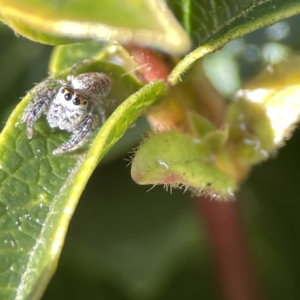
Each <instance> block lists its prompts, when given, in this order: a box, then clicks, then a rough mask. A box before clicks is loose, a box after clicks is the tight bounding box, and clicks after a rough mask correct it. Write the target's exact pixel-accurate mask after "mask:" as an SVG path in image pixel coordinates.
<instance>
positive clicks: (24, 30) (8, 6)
mask: <svg viewBox="0 0 300 300" xmlns="http://www.w3.org/2000/svg"><path fill="white" fill-rule="evenodd" d="M0 18H1V19H2V20H3V21H4V22H5V23H6V24H8V25H9V26H10V27H11V28H13V29H14V30H15V31H16V32H17V33H18V34H20V35H23V36H26V37H27V38H29V39H32V40H34V41H38V42H42V43H46V44H54V45H57V44H62V43H70V42H76V41H79V40H88V39H96V40H104V41H108V40H117V41H119V42H122V43H136V44H139V45H146V46H151V47H157V48H159V49H162V50H164V51H168V52H170V53H174V54H183V53H185V52H186V51H188V50H189V48H190V41H189V38H188V36H187V35H186V33H185V32H184V31H183V29H182V28H181V26H180V25H179V24H178V22H177V21H176V19H175V18H174V16H173V14H172V13H171V12H170V11H169V10H168V8H167V6H166V5H165V3H164V1H160V0H134V1H132V0H125V1H118V0H112V1H103V0H102V1H95V0H86V1H81V0H75V1H74V0H73V1H59V2H55V1H51V0H47V1H40V0H28V1H18V0H1V1H0Z"/></svg>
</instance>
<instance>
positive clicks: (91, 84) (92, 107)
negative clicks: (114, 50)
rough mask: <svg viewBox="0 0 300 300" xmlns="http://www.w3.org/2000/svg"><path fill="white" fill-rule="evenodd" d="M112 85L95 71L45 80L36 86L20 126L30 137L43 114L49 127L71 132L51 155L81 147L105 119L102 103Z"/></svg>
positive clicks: (105, 76)
mask: <svg viewBox="0 0 300 300" xmlns="http://www.w3.org/2000/svg"><path fill="white" fill-rule="evenodd" d="M111 85H112V82H111V79H110V77H108V76H107V75H106V74H103V73H96V72H91V73H82V74H79V75H77V76H73V75H70V76H68V78H67V81H63V80H60V79H53V78H51V79H46V80H45V81H44V82H42V83H41V84H40V85H38V86H37V92H36V93H35V95H34V97H33V98H32V99H31V101H30V102H29V104H28V106H27V107H26V109H25V111H24V113H23V115H22V118H21V123H26V125H27V137H28V138H29V139H31V138H32V135H33V126H34V124H35V122H36V121H37V120H38V119H39V118H40V117H41V115H42V114H45V115H46V116H47V122H48V123H49V125H50V127H52V128H54V127H59V128H60V129H62V130H67V131H69V132H72V136H71V137H70V139H69V140H68V141H67V142H65V143H64V144H62V145H61V146H60V147H59V148H57V149H55V150H54V151H53V154H62V153H65V152H71V151H73V150H76V149H77V148H79V147H81V146H82V145H83V144H84V143H85V142H86V141H87V139H88V138H89V136H90V135H91V133H92V132H93V131H94V130H95V128H96V127H97V125H98V124H99V123H100V122H101V123H103V122H104V121H105V119H106V117H105V112H104V110H103V101H104V100H105V98H106V96H107V94H108V93H109V91H110V89H111ZM53 86H54V87H53Z"/></svg>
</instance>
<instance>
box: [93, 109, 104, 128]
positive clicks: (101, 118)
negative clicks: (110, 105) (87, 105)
mask: <svg viewBox="0 0 300 300" xmlns="http://www.w3.org/2000/svg"><path fill="white" fill-rule="evenodd" d="M94 109H95V110H96V111H97V114H98V115H99V116H100V120H101V124H103V123H104V122H105V121H106V114H105V110H104V108H103V106H102V105H95V106H94Z"/></svg>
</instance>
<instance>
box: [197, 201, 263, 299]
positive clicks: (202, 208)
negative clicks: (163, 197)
mask: <svg viewBox="0 0 300 300" xmlns="http://www.w3.org/2000/svg"><path fill="white" fill-rule="evenodd" d="M195 202H196V203H195V204H196V210H197V212H198V214H199V215H200V216H201V218H202V219H203V220H204V224H205V226H206V232H207V235H208V240H209V243H210V248H211V256H212V259H213V263H214V267H215V271H216V273H217V277H218V280H219V285H220V290H221V294H222V295H223V296H224V299H226V300H258V299H260V298H261V297H260V295H259V291H258V284H257V281H256V278H255V276H254V274H253V270H252V265H251V262H250V258H249V254H248V251H247V242H246V239H245V235H244V232H243V230H242V222H241V218H240V212H239V207H238V202H237V201H222V202H221V201H213V200H210V199H209V198H208V197H205V196H200V197H196V198H195Z"/></svg>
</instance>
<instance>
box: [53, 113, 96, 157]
mask: <svg viewBox="0 0 300 300" xmlns="http://www.w3.org/2000/svg"><path fill="white" fill-rule="evenodd" d="M99 123H100V119H99V116H98V115H97V114H93V113H92V112H90V113H89V114H88V115H87V116H86V117H85V118H84V120H83V121H82V122H81V123H80V124H79V125H78V126H77V128H76V129H75V130H74V131H73V134H72V135H71V138H70V139H69V140H68V141H67V142H65V143H64V144H62V145H61V146H60V147H59V148H57V149H55V150H54V151H53V154H54V155H58V154H63V153H66V152H71V151H74V150H76V149H78V148H79V147H81V146H82V145H83V144H85V143H86V141H87V140H88V138H89V137H90V135H91V134H92V133H93V132H94V130H95V129H96V127H97V125H98V124H99Z"/></svg>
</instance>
